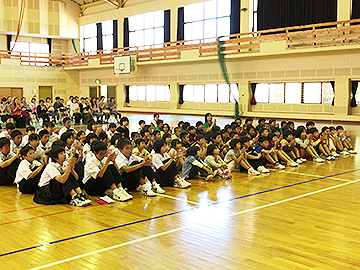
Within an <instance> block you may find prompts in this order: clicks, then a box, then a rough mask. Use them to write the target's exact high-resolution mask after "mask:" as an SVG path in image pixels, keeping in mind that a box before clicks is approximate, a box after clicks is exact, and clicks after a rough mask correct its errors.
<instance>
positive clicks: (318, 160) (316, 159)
mask: <svg viewBox="0 0 360 270" xmlns="http://www.w3.org/2000/svg"><path fill="white" fill-rule="evenodd" d="M314 162H317V163H323V162H325V160H323V159H322V158H320V157H318V158H315V159H314Z"/></svg>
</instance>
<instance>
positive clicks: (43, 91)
mask: <svg viewBox="0 0 360 270" xmlns="http://www.w3.org/2000/svg"><path fill="white" fill-rule="evenodd" d="M52 89H53V87H52V86H39V100H40V99H43V100H44V101H46V98H47V97H50V98H51V100H53V96H52Z"/></svg>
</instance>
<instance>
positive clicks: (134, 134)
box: [118, 132, 141, 148]
mask: <svg viewBox="0 0 360 270" xmlns="http://www.w3.org/2000/svg"><path fill="white" fill-rule="evenodd" d="M118 134H119V133H118ZM120 137H121V136H120ZM140 138H141V135H140V134H139V133H138V132H131V146H132V148H135V147H136V143H135V142H136V140H137V139H140Z"/></svg>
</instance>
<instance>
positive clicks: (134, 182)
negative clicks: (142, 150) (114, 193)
mask: <svg viewBox="0 0 360 270" xmlns="http://www.w3.org/2000/svg"><path fill="white" fill-rule="evenodd" d="M117 146H118V148H119V150H120V154H119V155H118V156H117V158H116V161H115V162H116V164H117V166H118V167H119V169H120V174H121V176H122V177H123V179H124V182H123V186H124V187H126V188H127V189H128V190H133V189H136V188H137V187H138V186H139V184H140V185H141V187H140V191H141V194H142V195H146V196H155V195H156V193H160V194H161V193H165V191H164V190H163V189H162V188H161V187H160V185H159V184H158V183H157V182H156V181H155V174H154V171H153V170H152V168H151V166H152V163H151V160H150V156H147V157H145V158H144V159H142V158H140V157H138V156H136V155H134V154H132V147H131V142H130V141H129V140H128V139H125V138H123V139H120V140H119V142H118V145H117ZM145 177H146V178H147V179H149V180H150V182H151V188H150V187H149V186H148V184H147V181H146V178H145Z"/></svg>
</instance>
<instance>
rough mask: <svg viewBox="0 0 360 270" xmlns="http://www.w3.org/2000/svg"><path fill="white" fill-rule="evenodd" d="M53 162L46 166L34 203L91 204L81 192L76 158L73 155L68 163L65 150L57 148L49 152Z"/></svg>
mask: <svg viewBox="0 0 360 270" xmlns="http://www.w3.org/2000/svg"><path fill="white" fill-rule="evenodd" d="M49 157H50V158H51V161H50V162H49V164H47V165H46V167H45V169H44V172H43V173H42V175H41V177H40V181H39V189H38V190H37V191H36V192H35V196H34V202H36V203H40V204H60V203H62V204H69V203H70V204H71V205H74V206H85V205H88V204H89V203H91V201H90V200H88V199H87V198H86V196H85V194H84V193H82V192H81V189H80V187H79V184H78V182H77V179H78V175H77V173H76V172H75V164H76V161H77V159H76V157H74V154H73V153H72V154H71V156H70V158H69V162H67V161H66V154H65V150H64V148H62V147H59V146H55V147H53V148H52V149H51V151H50V152H49Z"/></svg>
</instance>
